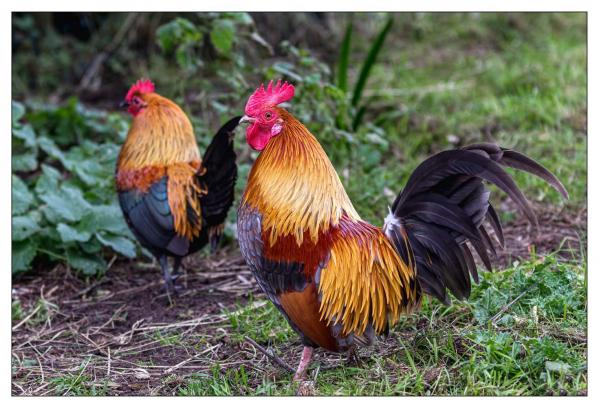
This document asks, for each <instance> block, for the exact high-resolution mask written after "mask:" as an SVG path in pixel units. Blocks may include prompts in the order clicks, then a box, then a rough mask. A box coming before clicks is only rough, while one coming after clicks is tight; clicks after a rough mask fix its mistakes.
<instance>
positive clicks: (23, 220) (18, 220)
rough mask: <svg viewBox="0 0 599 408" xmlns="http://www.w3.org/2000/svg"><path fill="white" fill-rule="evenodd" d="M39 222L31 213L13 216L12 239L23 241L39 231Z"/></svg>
mask: <svg viewBox="0 0 599 408" xmlns="http://www.w3.org/2000/svg"><path fill="white" fill-rule="evenodd" d="M39 229H40V227H39V224H38V223H37V221H36V220H35V219H34V217H33V216H31V215H30V214H28V215H22V216H18V217H13V218H12V240H13V241H22V240H24V239H25V238H28V237H30V236H31V235H33V234H35V233H36V232H38V231H39Z"/></svg>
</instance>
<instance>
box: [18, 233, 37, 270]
mask: <svg viewBox="0 0 599 408" xmlns="http://www.w3.org/2000/svg"><path fill="white" fill-rule="evenodd" d="M37 246H38V244H37V241H36V240H34V239H27V240H25V241H20V242H13V243H12V273H17V272H24V271H27V270H28V269H29V265H31V261H33V258H35V254H36V252H37Z"/></svg>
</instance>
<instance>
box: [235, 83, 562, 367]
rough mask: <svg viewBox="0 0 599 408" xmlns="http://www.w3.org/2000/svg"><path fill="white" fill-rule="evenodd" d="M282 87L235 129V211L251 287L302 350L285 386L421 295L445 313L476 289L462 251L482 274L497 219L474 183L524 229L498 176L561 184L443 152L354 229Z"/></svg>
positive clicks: (266, 93)
mask: <svg viewBox="0 0 599 408" xmlns="http://www.w3.org/2000/svg"><path fill="white" fill-rule="evenodd" d="M293 95H294V87H293V86H292V85H290V84H288V83H284V84H281V83H280V81H279V82H278V83H277V84H276V85H275V86H273V83H272V81H271V83H270V84H269V85H268V87H267V88H266V89H265V88H264V86H263V85H262V86H261V87H260V88H259V89H257V90H256V91H255V92H254V93H253V94H252V96H251V97H250V98H249V100H248V102H247V104H246V107H245V113H246V116H244V117H243V118H242V122H246V123H249V127H248V129H247V131H246V137H247V142H248V144H249V145H250V146H251V147H252V148H254V149H255V150H259V151H261V153H260V155H259V157H258V159H257V160H256V162H255V164H254V166H253V168H252V170H251V172H250V175H249V179H248V183H247V188H246V191H245V193H244V196H243V199H242V202H241V204H240V207H239V210H238V221H237V226H238V238H239V244H240V247H241V252H242V254H243V256H244V258H245V260H246V262H247V263H248V265H249V267H250V269H251V270H252V272H253V274H254V276H255V278H256V280H257V281H258V283H259V285H260V287H261V288H262V290H263V291H264V292H266V294H267V295H268V297H269V298H270V300H271V301H272V302H273V303H274V304H275V306H276V307H277V308H278V309H279V310H280V311H281V312H282V313H283V314H284V315H285V317H286V318H287V320H288V322H289V324H290V325H291V327H292V328H293V329H294V330H295V331H296V332H297V333H299V335H300V336H301V338H302V341H303V343H304V345H305V347H304V351H303V354H302V358H301V361H300V364H299V367H298V369H297V372H296V375H295V379H301V378H302V377H303V376H304V374H305V372H306V369H307V367H308V364H309V362H310V359H311V356H312V350H313V347H315V346H319V347H323V348H325V349H327V350H331V351H344V350H351V349H353V347H355V346H356V345H360V344H370V343H371V342H372V341H373V339H374V336H375V334H377V333H385V332H387V331H388V328H389V325H392V324H394V323H396V322H397V321H398V319H399V316H400V315H401V313H404V312H406V311H409V310H411V309H412V308H413V307H415V306H417V305H418V304H419V302H420V299H421V296H422V294H423V293H425V294H429V295H432V296H435V297H436V298H438V299H440V300H441V301H442V302H445V303H448V302H449V297H448V294H447V290H449V292H451V293H452V294H453V295H454V296H456V297H457V298H459V299H464V298H467V297H468V296H469V295H470V275H472V276H473V278H474V280H475V281H478V275H477V270H476V265H475V262H474V258H473V255H472V253H471V248H473V249H474V250H475V251H476V253H477V254H478V255H479V256H480V258H481V260H482V261H483V263H484V264H485V266H486V267H487V268H488V269H491V263H490V257H489V253H491V254H493V253H494V251H495V250H494V248H493V241H492V239H491V238H490V237H489V235H488V233H487V231H486V230H485V228H484V227H483V222H484V221H485V220H487V221H489V224H490V225H491V227H492V228H493V230H494V231H495V234H496V236H497V238H498V240H499V242H500V244H503V234H502V230H501V225H500V223H499V218H498V217H497V214H496V212H495V210H494V209H493V207H492V206H491V204H490V203H489V194H490V193H489V191H488V190H487V189H486V188H485V186H484V184H483V180H486V181H488V182H491V183H493V184H495V185H497V186H498V187H499V188H501V189H502V190H503V191H505V192H506V193H507V194H508V195H509V196H510V197H511V199H513V200H514V201H515V203H516V204H517V205H518V207H519V208H520V210H521V211H522V212H523V213H524V215H525V216H526V217H527V218H528V219H529V220H530V221H531V222H532V223H533V224H536V222H537V221H536V217H535V214H534V213H533V211H532V209H531V208H530V206H529V204H528V202H527V201H526V198H525V197H524V196H523V195H522V193H521V192H520V190H518V188H517V186H516V185H515V184H514V182H513V180H512V178H511V177H510V176H509V175H508V174H507V173H506V172H505V171H504V170H503V169H502V166H508V167H512V168H515V169H519V170H524V171H527V172H530V173H532V174H534V175H536V176H539V177H541V178H543V179H544V180H546V181H547V182H548V183H550V184H551V185H552V186H553V187H554V188H556V189H557V190H558V191H559V192H560V193H561V194H562V195H563V196H564V197H566V198H567V192H566V190H565V189H564V187H563V186H562V184H561V183H560V182H559V181H558V180H557V178H555V176H553V175H552V174H551V173H550V172H549V171H548V170H546V169H545V168H544V167H542V166H541V165H539V164H538V163H536V162H535V161H533V160H532V159H530V158H528V157H526V156H524V155H522V154H520V153H518V152H515V151H512V150H509V149H503V148H500V147H499V146H496V145H494V144H488V143H485V144H477V145H471V146H468V147H465V148H462V149H458V150H450V151H444V152H441V153H439V154H436V155H434V156H432V157H430V158H429V159H427V160H425V161H424V162H423V163H422V164H420V165H419V166H418V167H417V168H416V170H415V171H414V172H413V173H412V175H411V176H410V178H409V180H408V182H407V184H406V185H405V187H404V189H403V191H402V192H401V193H400V194H399V195H398V196H397V198H396V200H395V202H394V203H393V205H392V207H391V209H390V213H389V215H388V216H387V217H386V218H385V221H384V226H383V227H382V228H379V227H374V226H372V225H370V224H368V223H366V222H364V221H362V220H361V219H360V216H359V215H358V214H357V212H356V210H355V209H354V207H353V205H352V203H351V202H350V200H349V197H348V196H347V193H346V192H345V190H344V188H343V185H342V184H341V181H340V180H339V177H338V175H337V173H336V172H335V169H334V168H333V166H332V164H331V162H330V161H329V159H328V157H327V155H326V154H325V152H324V150H323V149H322V147H321V146H320V144H319V143H318V141H317V140H316V138H315V137H314V136H313V135H312V134H311V133H310V132H309V131H308V129H306V127H305V126H304V125H303V124H301V123H300V122H299V121H298V120H297V119H296V118H294V117H293V116H292V115H291V114H290V113H289V112H287V111H286V110H285V109H283V108H281V107H278V106H277V105H279V104H280V103H282V102H285V101H288V100H290V99H291V98H292V97H293Z"/></svg>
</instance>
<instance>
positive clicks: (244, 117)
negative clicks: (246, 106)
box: [239, 115, 256, 125]
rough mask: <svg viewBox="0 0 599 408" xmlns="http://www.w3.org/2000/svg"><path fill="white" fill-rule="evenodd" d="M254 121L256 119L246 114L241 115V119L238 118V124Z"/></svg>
mask: <svg viewBox="0 0 599 408" xmlns="http://www.w3.org/2000/svg"><path fill="white" fill-rule="evenodd" d="M255 121H256V119H254V118H252V117H249V116H248V115H245V116H242V117H241V119H239V124H240V125H243V124H248V123H254V122H255Z"/></svg>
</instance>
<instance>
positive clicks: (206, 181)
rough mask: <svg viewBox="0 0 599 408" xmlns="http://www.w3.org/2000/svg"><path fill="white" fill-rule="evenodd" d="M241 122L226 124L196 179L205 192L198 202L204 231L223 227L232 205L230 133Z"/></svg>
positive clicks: (233, 170) (234, 120)
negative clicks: (219, 226)
mask: <svg viewBox="0 0 599 408" xmlns="http://www.w3.org/2000/svg"><path fill="white" fill-rule="evenodd" d="M240 119H241V116H237V117H234V118H232V119H230V120H229V121H228V122H227V123H225V124H224V125H223V126H222V127H221V128H220V129H219V131H218V132H217V133H216V135H215V136H214V139H212V142H211V143H210V145H209V146H208V148H207V149H206V152H205V153H204V158H203V161H202V168H201V169H200V172H199V173H198V179H199V180H200V182H201V183H202V184H203V185H204V186H205V187H206V189H207V190H208V192H207V194H205V195H203V196H202V197H201V198H200V202H201V205H202V217H203V218H204V221H205V223H206V227H211V226H212V227H213V226H218V225H220V224H222V223H223V222H224V221H225V219H226V217H227V212H228V210H229V208H230V207H231V205H232V204H233V199H234V192H235V181H236V180H237V164H236V163H235V160H236V159H237V155H236V154H235V150H233V131H234V130H235V128H236V127H237V125H238V124H239V120H240Z"/></svg>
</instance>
